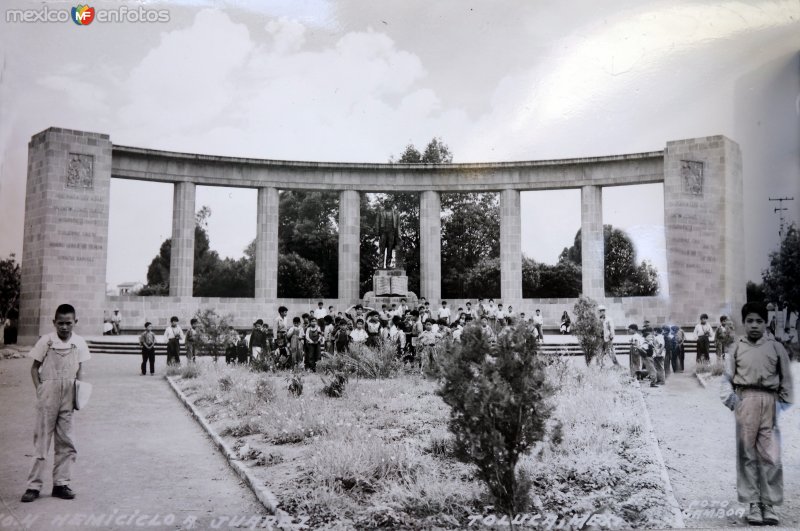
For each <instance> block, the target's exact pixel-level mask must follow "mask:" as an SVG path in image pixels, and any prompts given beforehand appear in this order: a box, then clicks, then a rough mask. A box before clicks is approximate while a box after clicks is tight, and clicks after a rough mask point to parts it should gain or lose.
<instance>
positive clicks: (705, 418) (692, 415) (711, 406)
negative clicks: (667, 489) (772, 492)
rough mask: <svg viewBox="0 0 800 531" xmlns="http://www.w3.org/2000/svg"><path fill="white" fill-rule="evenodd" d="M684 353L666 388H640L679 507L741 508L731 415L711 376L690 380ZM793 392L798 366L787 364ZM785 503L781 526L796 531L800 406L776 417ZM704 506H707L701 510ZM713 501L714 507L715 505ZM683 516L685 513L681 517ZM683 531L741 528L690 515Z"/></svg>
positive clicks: (728, 520)
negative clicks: (689, 530)
mask: <svg viewBox="0 0 800 531" xmlns="http://www.w3.org/2000/svg"><path fill="white" fill-rule="evenodd" d="M690 357H691V358H692V359H693V358H694V355H692V356H688V355H687V360H686V361H687V366H686V372H684V373H682V374H673V375H671V376H670V377H669V378H668V380H667V385H666V386H664V387H658V388H655V389H651V388H650V387H649V386H642V392H643V393H644V395H645V401H646V403H647V406H648V410H649V411H650V417H651V419H652V421H653V427H654V429H655V432H656V436H657V437H658V441H659V446H660V447H661V452H662V454H663V456H664V461H665V463H666V466H667V470H668V472H669V476H670V481H671V483H672V487H673V489H674V490H675V497H676V498H677V500H678V503H679V504H680V505H681V508H682V509H683V510H684V511H686V510H689V511H690V512H693V511H695V510H696V509H701V508H702V509H703V510H707V509H710V508H712V506H713V508H716V509H718V508H719V507H720V506H722V505H723V504H724V505H725V508H726V510H727V509H730V508H736V509H738V508H745V509H746V507H745V506H744V505H740V504H739V503H738V501H737V497H736V469H735V463H736V461H735V459H736V444H735V438H734V435H735V423H734V417H733V413H731V412H730V411H729V410H728V409H727V408H725V407H724V406H723V405H722V402H720V400H719V384H718V381H717V379H716V378H714V379H713V381H712V382H711V383H709V385H708V387H707V388H704V387H702V386H701V385H700V383H699V382H698V381H697V378H696V377H695V376H694V374H693V372H694V362H693V361H690V360H689V359H688V358H690ZM792 369H793V377H794V381H795V389H797V385H798V383H797V382H798V381H799V380H800V364H797V363H794V364H792ZM780 427H781V432H782V439H783V452H782V455H783V462H784V498H785V500H786V501H785V503H784V505H782V506H781V507H778V508H777V512H778V516H779V517H780V518H781V525H782V526H785V527H788V528H793V529H799V528H800V408H798V407H797V406H795V407H793V408H792V409H790V410H789V411H788V412H787V413H786V414H785V415H784V416H783V417H782V419H781V421H780ZM703 502H707V504H709V506H708V507H707V508H703V507H702V504H703ZM715 503H716V505H714V504H715ZM684 514H685V513H684ZM686 525H687V527H740V526H741V527H745V526H746V524H745V523H744V522H743V521H742V520H741V518H737V517H727V516H726V517H723V518H717V517H716V516H715V517H714V518H709V517H700V518H693V517H691V516H689V518H687V519H686Z"/></svg>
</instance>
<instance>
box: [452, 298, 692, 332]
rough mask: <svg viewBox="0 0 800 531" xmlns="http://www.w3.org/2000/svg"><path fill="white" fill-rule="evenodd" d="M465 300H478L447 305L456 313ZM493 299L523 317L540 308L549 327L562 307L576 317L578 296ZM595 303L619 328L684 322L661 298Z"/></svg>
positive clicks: (558, 317) (562, 309) (557, 318)
mask: <svg viewBox="0 0 800 531" xmlns="http://www.w3.org/2000/svg"><path fill="white" fill-rule="evenodd" d="M467 301H469V302H472V305H473V306H475V304H476V303H477V299H447V305H448V306H449V307H450V308H451V310H452V311H453V313H455V312H456V310H457V309H458V308H459V307H466V304H467ZM495 302H496V303H502V304H503V306H504V307H507V306H508V304H509V303H510V304H511V305H512V306H513V308H514V312H515V313H516V314H517V315H519V313H520V312H524V313H525V316H526V318H530V317H531V316H533V315H534V312H535V311H536V309H537V308H538V309H540V310H541V311H542V317H543V318H544V325H545V327H546V328H552V327H557V326H558V325H560V324H561V314H562V313H563V312H564V310H566V311H567V312H568V313H569V316H570V319H572V320H573V321H574V320H575V312H573V310H572V309H573V307H574V306H575V303H576V302H578V299H575V298H562V299H522V301H516V303H515V302H514V301H511V300H506V299H495ZM598 302H599V303H600V304H604V305H605V306H606V308H607V312H606V314H607V315H608V316H609V317H611V319H612V320H613V321H614V326H615V327H616V328H617V329H620V330H624V329H626V328H627V327H628V325H629V324H631V323H636V324H638V325H639V326H640V327H641V326H642V323H643V322H644V320H645V319H647V320H649V321H650V323H651V324H652V325H659V326H660V325H663V324H670V325H671V324H683V323H679V322H673V321H671V320H670V318H669V311H670V310H669V300H667V299H666V298H664V297H609V298H607V299H600V300H599V301H598Z"/></svg>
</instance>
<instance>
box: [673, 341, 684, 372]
mask: <svg viewBox="0 0 800 531" xmlns="http://www.w3.org/2000/svg"><path fill="white" fill-rule="evenodd" d="M684 354H685V350H684V348H683V345H675V347H673V350H672V372H683V358H684Z"/></svg>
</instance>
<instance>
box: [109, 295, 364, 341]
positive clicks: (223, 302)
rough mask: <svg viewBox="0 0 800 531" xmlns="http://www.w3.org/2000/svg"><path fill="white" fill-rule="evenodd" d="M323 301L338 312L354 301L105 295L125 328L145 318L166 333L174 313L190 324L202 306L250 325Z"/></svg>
mask: <svg viewBox="0 0 800 531" xmlns="http://www.w3.org/2000/svg"><path fill="white" fill-rule="evenodd" d="M320 300H321V301H323V302H324V303H325V308H327V307H328V306H331V305H333V307H334V308H335V309H336V311H344V310H346V309H347V308H348V307H349V306H350V305H351V304H352V303H350V302H348V301H345V300H341V299H319V298H314V299H307V298H300V299H273V300H271V301H257V300H255V299H243V298H228V297H137V296H128V295H119V296H113V297H111V296H110V297H106V302H105V304H106V307H108V308H119V309H120V313H121V314H122V317H123V323H122V327H123V328H125V329H127V328H143V327H144V323H145V321H150V322H152V323H153V326H154V328H155V329H156V331H159V330H160V331H161V332H163V328H166V326H167V325H168V324H169V319H170V317H172V316H173V315H175V316H177V317H178V318H179V319H180V322H181V323H183V324H187V323H188V322H189V319H191V318H192V316H193V315H194V314H195V313H196V312H197V310H199V309H207V308H210V309H213V310H214V311H216V312H217V313H218V314H219V315H231V316H233V325H234V326H236V327H237V328H244V327H249V326H251V325H252V324H253V322H254V321H255V320H256V319H263V320H264V322H265V323H267V324H269V325H270V326H273V323H274V321H275V318H276V317H277V316H278V308H279V307H280V306H286V307H287V308H289V319H290V320H291V318H293V317H295V316H300V315H302V314H303V313H306V312H310V311H311V310H313V309H316V307H317V302H319V301H320Z"/></svg>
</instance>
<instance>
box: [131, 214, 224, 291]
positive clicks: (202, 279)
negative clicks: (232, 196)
mask: <svg viewBox="0 0 800 531" xmlns="http://www.w3.org/2000/svg"><path fill="white" fill-rule="evenodd" d="M210 216H211V209H210V208H209V207H208V206H205V205H204V206H203V207H201V208H200V210H198V211H197V213H196V214H195V226H194V271H193V281H192V292H193V295H194V296H196V297H215V296H219V295H216V293H217V290H216V288H215V286H214V282H213V280H212V279H213V278H214V277H215V275H214V273H215V271H216V269H217V268H218V266H219V261H220V258H219V254H218V253H217V252H216V251H212V250H211V242H210V241H209V238H208V231H207V227H208V218H209V217H210ZM171 258H172V238H168V239H166V240H164V242H163V243H162V244H161V247H160V249H159V251H158V255H156V257H155V258H153V260H152V261H151V262H150V266H149V267H148V268H147V286H145V287H144V289H142V291H140V292H139V294H140V295H167V294H169V271H170V260H171Z"/></svg>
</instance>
